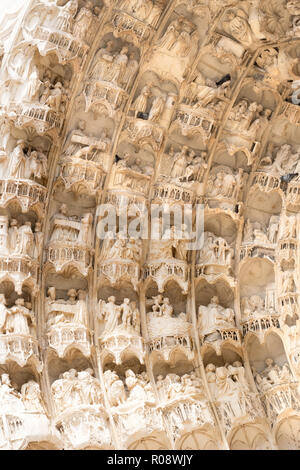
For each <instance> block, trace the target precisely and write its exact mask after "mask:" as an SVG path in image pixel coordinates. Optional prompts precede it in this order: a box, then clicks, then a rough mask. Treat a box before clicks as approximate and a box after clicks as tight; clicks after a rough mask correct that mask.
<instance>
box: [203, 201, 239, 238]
mask: <svg viewBox="0 0 300 470" xmlns="http://www.w3.org/2000/svg"><path fill="white" fill-rule="evenodd" d="M237 225H238V221H237V220H234V218H233V217H232V216H231V215H229V214H228V213H226V212H225V211H224V210H222V209H211V210H208V211H205V216H204V230H205V232H212V233H214V234H215V235H216V236H217V237H222V238H224V239H225V240H226V241H227V242H228V243H229V244H230V243H232V242H234V240H235V237H236V234H237V228H238V227H237Z"/></svg>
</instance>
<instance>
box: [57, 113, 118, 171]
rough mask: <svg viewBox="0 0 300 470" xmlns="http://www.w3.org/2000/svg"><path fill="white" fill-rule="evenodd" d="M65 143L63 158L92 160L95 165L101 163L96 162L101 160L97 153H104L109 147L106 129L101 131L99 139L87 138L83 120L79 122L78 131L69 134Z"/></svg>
mask: <svg viewBox="0 0 300 470" xmlns="http://www.w3.org/2000/svg"><path fill="white" fill-rule="evenodd" d="M67 142H68V145H67V147H66V150H65V152H64V156H66V157H72V158H73V159H74V158H78V159H79V158H80V159H83V160H92V161H94V162H95V163H102V161H100V162H99V161H98V160H99V159H101V156H100V155H99V153H100V152H106V151H107V150H108V147H109V145H110V139H109V138H108V131H107V129H106V128H104V129H102V131H101V134H100V138H97V137H92V136H89V135H88V134H87V132H86V121H84V120H83V119H81V120H80V121H79V123H78V129H74V130H73V131H72V132H71V134H70V136H69V138H68V141H67Z"/></svg>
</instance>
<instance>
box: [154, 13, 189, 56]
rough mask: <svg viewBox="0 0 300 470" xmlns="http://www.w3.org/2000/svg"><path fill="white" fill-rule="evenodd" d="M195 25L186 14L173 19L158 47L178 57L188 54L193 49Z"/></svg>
mask: <svg viewBox="0 0 300 470" xmlns="http://www.w3.org/2000/svg"><path fill="white" fill-rule="evenodd" d="M194 31H195V25H194V23H192V22H191V21H189V20H187V19H186V18H185V17H184V16H179V17H178V18H177V19H176V20H174V21H171V23H170V24H169V26H168V27H167V30H166V32H165V33H164V35H163V37H162V38H161V39H160V40H159V41H158V43H157V45H156V48H158V49H162V50H164V51H166V52H168V53H171V54H172V55H174V56H175V55H176V56H178V57H183V56H188V55H189V53H190V51H191V49H192V36H193V33H194Z"/></svg>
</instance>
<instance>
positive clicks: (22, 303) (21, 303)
mask: <svg viewBox="0 0 300 470" xmlns="http://www.w3.org/2000/svg"><path fill="white" fill-rule="evenodd" d="M15 305H18V306H19V305H22V306H24V305H25V300H24V299H23V297H20V298H19V299H16V301H15Z"/></svg>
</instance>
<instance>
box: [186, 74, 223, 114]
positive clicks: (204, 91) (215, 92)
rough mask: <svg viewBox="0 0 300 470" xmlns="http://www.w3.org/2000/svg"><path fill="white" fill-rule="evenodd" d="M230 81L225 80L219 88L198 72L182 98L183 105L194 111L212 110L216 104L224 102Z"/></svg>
mask: <svg viewBox="0 0 300 470" xmlns="http://www.w3.org/2000/svg"><path fill="white" fill-rule="evenodd" d="M230 83H231V80H230V79H229V80H226V81H224V82H223V83H222V84H220V85H219V86H218V85H217V84H216V82H214V81H213V80H211V79H210V78H204V76H203V75H202V74H201V73H200V72H198V74H197V77H196V78H195V79H194V80H193V82H191V83H190V84H189V89H188V91H187V93H186V95H185V98H184V104H187V105H189V106H192V107H193V108H194V109H196V110H197V109H199V108H206V109H214V108H215V106H216V102H218V101H220V100H222V99H223V100H224V98H225V97H226V94H227V93H228V91H229V88H230Z"/></svg>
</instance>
